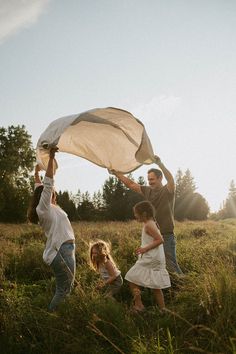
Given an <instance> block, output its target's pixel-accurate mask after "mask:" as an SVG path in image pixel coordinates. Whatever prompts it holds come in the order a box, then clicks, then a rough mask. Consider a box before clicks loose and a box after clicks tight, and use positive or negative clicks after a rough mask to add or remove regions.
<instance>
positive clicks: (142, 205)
mask: <svg viewBox="0 0 236 354" xmlns="http://www.w3.org/2000/svg"><path fill="white" fill-rule="evenodd" d="M154 215H155V211H154V208H153V206H152V204H151V203H150V202H148V201H142V202H139V203H137V204H136V205H135V206H134V216H135V218H136V219H137V220H138V221H140V222H143V229H142V244H141V247H139V248H138V249H137V250H136V253H137V254H138V256H139V258H138V260H137V262H136V263H135V265H134V266H133V267H132V268H131V269H130V270H129V271H128V272H127V274H126V275H125V279H126V280H128V281H129V285H130V289H131V292H132V294H133V297H134V311H136V312H139V311H143V310H144V305H143V303H142V299H141V291H140V287H146V288H150V289H153V291H154V296H155V300H156V302H157V304H158V305H159V308H160V310H161V312H162V311H163V310H164V309H165V302H164V296H163V292H162V290H161V289H164V288H169V287H170V286H171V285H170V277H169V274H168V272H167V270H166V263H165V254H164V249H163V238H162V236H161V234H160V231H159V229H158V228H157V225H156V223H155V218H154Z"/></svg>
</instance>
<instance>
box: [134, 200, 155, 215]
mask: <svg viewBox="0 0 236 354" xmlns="http://www.w3.org/2000/svg"><path fill="white" fill-rule="evenodd" d="M134 210H135V211H136V212H137V213H138V214H139V215H140V216H142V215H143V214H144V213H145V216H146V217H148V218H153V219H155V209H154V207H153V206H152V204H151V203H150V202H148V201H147V200H144V201H142V202H139V203H137V204H135V206H134Z"/></svg>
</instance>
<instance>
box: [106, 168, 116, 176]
mask: <svg viewBox="0 0 236 354" xmlns="http://www.w3.org/2000/svg"><path fill="white" fill-rule="evenodd" d="M107 171H108V173H109V174H110V175H114V176H116V170H109V169H107Z"/></svg>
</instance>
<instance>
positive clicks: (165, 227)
mask: <svg viewBox="0 0 236 354" xmlns="http://www.w3.org/2000/svg"><path fill="white" fill-rule="evenodd" d="M141 191H142V193H143V195H144V198H145V199H146V200H148V201H149V202H151V203H152V205H153V206H154V208H155V211H156V215H155V216H156V221H157V222H158V224H159V226H160V231H161V234H162V235H166V234H172V233H173V232H174V202H175V193H174V192H172V193H171V192H169V191H168V189H167V185H165V186H163V187H161V188H154V189H153V188H151V187H148V186H141Z"/></svg>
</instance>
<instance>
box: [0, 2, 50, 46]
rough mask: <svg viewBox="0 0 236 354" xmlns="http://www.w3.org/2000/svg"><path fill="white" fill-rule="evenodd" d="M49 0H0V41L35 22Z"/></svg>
mask: <svg viewBox="0 0 236 354" xmlns="http://www.w3.org/2000/svg"><path fill="white" fill-rule="evenodd" d="M49 1H50V0H0V43H3V42H4V41H6V39H7V38H9V37H11V36H13V35H15V34H16V33H17V32H19V31H20V30H21V29H22V28H28V27H30V26H31V25H32V24H34V23H36V22H37V20H38V18H39V16H40V15H41V14H42V13H43V12H44V10H45V8H46V7H47V5H48V3H49Z"/></svg>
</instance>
